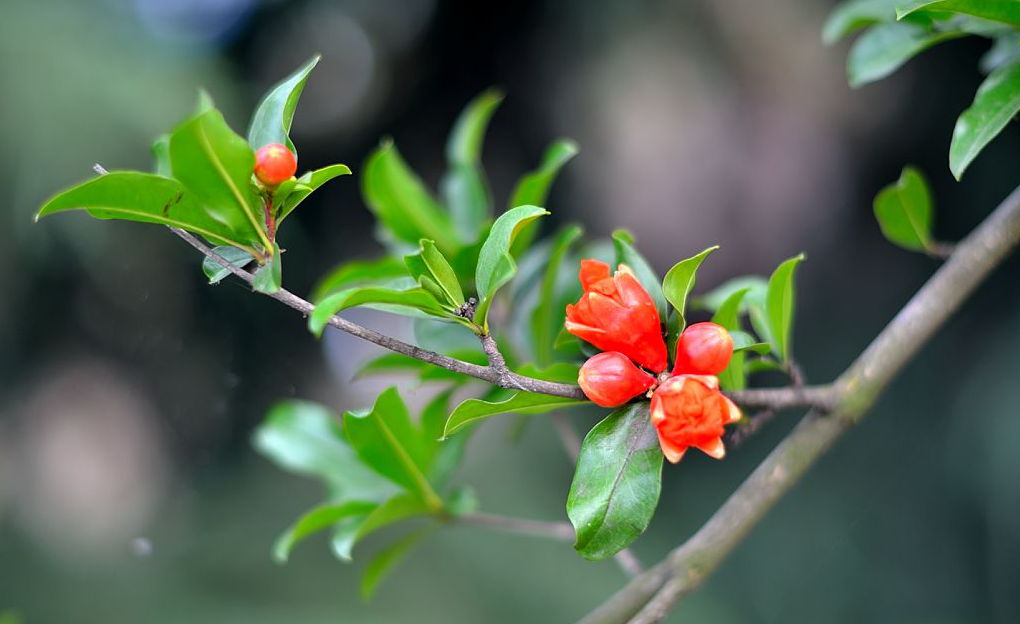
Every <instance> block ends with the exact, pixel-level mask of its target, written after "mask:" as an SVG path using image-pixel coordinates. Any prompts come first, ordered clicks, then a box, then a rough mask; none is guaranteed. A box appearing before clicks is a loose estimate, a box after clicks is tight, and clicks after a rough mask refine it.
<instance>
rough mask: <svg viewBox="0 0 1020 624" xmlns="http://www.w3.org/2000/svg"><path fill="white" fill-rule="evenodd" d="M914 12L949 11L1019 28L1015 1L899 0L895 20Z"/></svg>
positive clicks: (1019, 7)
mask: <svg viewBox="0 0 1020 624" xmlns="http://www.w3.org/2000/svg"><path fill="white" fill-rule="evenodd" d="M916 11H949V12H952V13H962V14H964V15H973V16H974V17H980V18H981V19H986V20H989V21H992V22H1001V23H1003V24H1010V25H1012V26H1020V2H1017V1H1016V0H901V2H900V4H899V5H898V6H897V7H896V19H903V18H904V17H906V16H908V15H911V14H913V13H915V12H916Z"/></svg>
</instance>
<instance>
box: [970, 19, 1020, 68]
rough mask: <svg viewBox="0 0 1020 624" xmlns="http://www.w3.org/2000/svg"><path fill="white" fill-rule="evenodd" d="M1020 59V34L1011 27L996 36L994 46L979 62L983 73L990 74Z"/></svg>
mask: <svg viewBox="0 0 1020 624" xmlns="http://www.w3.org/2000/svg"><path fill="white" fill-rule="evenodd" d="M1017 61H1020V34H1018V33H1017V32H1016V31H1015V30H1012V29H1010V30H1009V31H1008V32H1007V33H1006V34H1004V35H1000V36H998V37H995V39H994V40H993V43H992V47H991V48H989V49H988V51H987V52H985V53H984V55H983V56H982V57H981V61H980V62H979V63H978V65H979V67H980V68H981V71H982V72H983V73H986V74H989V73H991V72H993V71H995V70H996V69H998V68H999V67H1001V66H1003V65H1007V64H1011V63H1015V62H1017Z"/></svg>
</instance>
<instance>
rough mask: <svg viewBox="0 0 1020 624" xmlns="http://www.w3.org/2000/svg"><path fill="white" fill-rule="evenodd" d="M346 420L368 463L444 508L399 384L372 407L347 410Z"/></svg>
mask: <svg viewBox="0 0 1020 624" xmlns="http://www.w3.org/2000/svg"><path fill="white" fill-rule="evenodd" d="M343 421H344V432H345V433H346V434H347V439H348V440H349V441H350V444H351V446H353V447H354V450H355V451H356V452H357V453H358V457H360V458H361V460H362V461H363V462H365V464H367V465H368V466H370V467H372V468H373V469H374V470H375V471H376V472H378V473H379V474H381V475H383V476H385V477H386V478H388V479H390V480H391V481H393V482H394V483H397V484H399V485H401V486H402V487H404V488H405V489H407V490H408V491H410V492H414V493H416V494H417V495H418V496H419V497H420V498H421V500H423V501H425V504H426V505H428V506H429V507H430V508H431V509H433V510H437V511H438V510H439V509H442V504H443V503H442V500H440V498H439V496H438V495H437V494H436V492H435V491H434V490H433V489H432V486H431V485H429V483H428V479H427V478H426V476H425V473H426V471H427V470H428V455H429V453H428V450H427V448H426V444H425V441H424V440H423V439H422V434H421V431H419V430H418V429H417V428H416V427H415V426H414V425H413V424H412V423H411V418H410V415H409V414H408V413H407V407H406V406H405V405H404V402H403V400H402V399H401V398H400V394H398V393H397V389H396V388H389V389H387V390H385V391H384V392H383V393H382V394H380V395H379V398H378V399H376V402H375V405H374V406H372V409H371V410H370V411H368V412H361V413H357V412H347V413H345V414H344V419H343Z"/></svg>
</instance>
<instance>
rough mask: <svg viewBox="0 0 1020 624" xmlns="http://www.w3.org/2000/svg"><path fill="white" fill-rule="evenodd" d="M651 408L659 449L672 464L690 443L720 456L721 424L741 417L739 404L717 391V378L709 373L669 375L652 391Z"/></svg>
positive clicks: (723, 452) (723, 425)
mask: <svg viewBox="0 0 1020 624" xmlns="http://www.w3.org/2000/svg"><path fill="white" fill-rule="evenodd" d="M651 412H652V425H654V426H655V429H656V431H657V432H658V434H659V446H660V447H662V453H663V455H665V456H666V459H668V460H669V461H670V462H672V463H674V464H675V463H676V462H678V461H680V458H681V457H683V456H684V453H685V452H687V449H688V448H689V447H692V446H693V447H694V448H697V449H700V450H702V451H704V452H705V453H707V454H708V455H709V456H711V457H714V458H716V459H722V458H723V456H724V455H726V448H725V447H724V446H723V441H722V435H723V433H725V429H724V427H725V425H728V424H730V423H734V422H736V421H738V420H740V408H738V407H737V406H736V405H735V404H734V403H733V401H730V400H729V399H728V398H726V397H725V396H724V395H723V393H722V392H720V391H719V379H718V378H717V377H713V376H711V375H677V376H675V377H670V378H669V379H667V380H666V381H665V382H663V383H662V385H660V386H659V387H658V388H657V389H656V390H655V393H654V394H653V395H652V406H651Z"/></svg>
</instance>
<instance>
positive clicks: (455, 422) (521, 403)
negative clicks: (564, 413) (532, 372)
mask: <svg viewBox="0 0 1020 624" xmlns="http://www.w3.org/2000/svg"><path fill="white" fill-rule="evenodd" d="M585 403H587V401H582V400H579V399H568V398H565V397H556V396H549V395H547V394H536V393H533V392H525V391H523V390H522V391H519V392H515V393H514V394H513V395H512V396H511V397H510V398H508V399H505V400H503V401H494V402H490V401H483V400H482V399H468V400H466V401H464V402H463V403H461V404H460V405H458V406H457V407H456V408H454V410H453V412H452V413H451V414H450V417H449V418H448V419H447V420H446V427H445V429H444V431H443V435H444V436H449V435H452V434H454V433H456V432H458V431H460V430H461V429H463V428H464V427H467V426H468V425H472V424H475V423H478V422H481V421H482V420H485V419H486V418H489V417H490V416H495V415H497V414H543V413H545V412H551V411H553V410H556V409H560V408H563V407H573V406H575V405H584V404H585Z"/></svg>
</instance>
